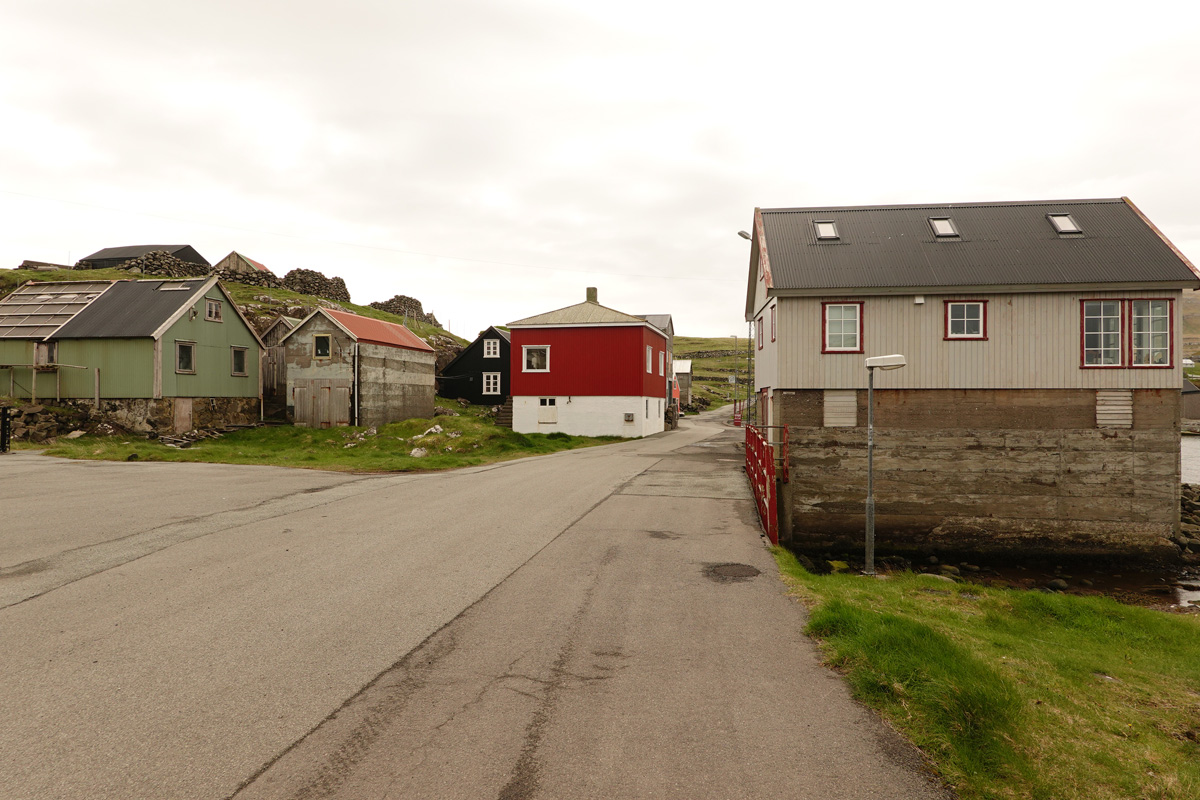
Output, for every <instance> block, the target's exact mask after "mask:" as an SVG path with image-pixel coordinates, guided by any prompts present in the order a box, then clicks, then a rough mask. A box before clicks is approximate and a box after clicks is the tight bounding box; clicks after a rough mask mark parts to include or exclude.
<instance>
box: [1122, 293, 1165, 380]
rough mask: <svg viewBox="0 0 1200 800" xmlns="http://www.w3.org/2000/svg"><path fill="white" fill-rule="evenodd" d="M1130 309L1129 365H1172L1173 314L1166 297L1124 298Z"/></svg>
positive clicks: (1159, 366) (1163, 367)
mask: <svg viewBox="0 0 1200 800" xmlns="http://www.w3.org/2000/svg"><path fill="white" fill-rule="evenodd" d="M1125 303H1126V305H1127V306H1128V308H1129V366H1131V367H1134V368H1139V367H1152V368H1154V367H1157V368H1159V369H1165V368H1169V367H1172V366H1174V362H1175V358H1174V356H1175V353H1174V352H1173V349H1174V343H1175V337H1174V335H1173V334H1174V331H1173V330H1172V328H1173V321H1174V319H1175V317H1174V315H1173V314H1172V313H1171V312H1172V308H1171V301H1170V300H1168V299H1166V298H1140V299H1137V300H1126V301H1125Z"/></svg>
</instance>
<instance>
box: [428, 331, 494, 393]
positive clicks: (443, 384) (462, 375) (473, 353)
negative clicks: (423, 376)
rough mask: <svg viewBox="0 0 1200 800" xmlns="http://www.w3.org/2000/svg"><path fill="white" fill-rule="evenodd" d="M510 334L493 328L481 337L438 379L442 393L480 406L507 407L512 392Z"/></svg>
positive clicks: (439, 391)
mask: <svg viewBox="0 0 1200 800" xmlns="http://www.w3.org/2000/svg"><path fill="white" fill-rule="evenodd" d="M510 351H511V345H510V344H509V335H508V331H502V330H500V329H499V328H496V327H491V328H488V329H487V330H485V331H484V332H483V333H481V334H479V338H477V339H476V340H475V341H473V342H471V343H470V344H469V345H467V346H466V347H465V348H463V351H462V352H461V353H459V354H458V356H457V357H456V358H455V359H454V360H453V361H451V362H450V363H449V364H447V365H446V366H445V367H444V368H443V369H442V374H441V375H439V376H438V379H437V382H438V394H439V395H441V396H442V397H451V398H459V399H462V400H466V401H467V402H470V403H474V404H476V405H486V406H494V405H503V404H504V401H505V399H507V398H508V392H509V370H510V367H509V358H510Z"/></svg>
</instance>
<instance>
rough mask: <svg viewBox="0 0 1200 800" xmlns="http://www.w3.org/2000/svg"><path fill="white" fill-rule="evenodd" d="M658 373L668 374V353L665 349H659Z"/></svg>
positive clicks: (661, 374)
mask: <svg viewBox="0 0 1200 800" xmlns="http://www.w3.org/2000/svg"><path fill="white" fill-rule="evenodd" d="M658 374H659V375H660V376H665V375H666V374H667V354H666V351H664V350H659V351H658Z"/></svg>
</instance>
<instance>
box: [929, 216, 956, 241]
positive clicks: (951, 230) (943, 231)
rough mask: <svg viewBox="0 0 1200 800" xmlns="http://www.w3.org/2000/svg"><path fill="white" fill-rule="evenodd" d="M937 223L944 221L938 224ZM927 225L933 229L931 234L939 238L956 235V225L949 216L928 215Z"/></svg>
mask: <svg viewBox="0 0 1200 800" xmlns="http://www.w3.org/2000/svg"><path fill="white" fill-rule="evenodd" d="M938 223H945V224H944V225H939V224H938ZM929 227H930V228H931V229H933V235H934V236H936V237H937V238H939V239H949V238H952V237H954V236H958V226H957V225H955V224H954V220H952V219H950V217H930V218H929Z"/></svg>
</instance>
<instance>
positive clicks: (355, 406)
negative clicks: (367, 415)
mask: <svg viewBox="0 0 1200 800" xmlns="http://www.w3.org/2000/svg"><path fill="white" fill-rule="evenodd" d="M352 358H353V360H354V399H353V400H352V401H351V402H350V409H351V410H352V411H353V413H354V419H353V421H352V422H351V424H353V425H355V426H357V425H358V379H359V376H358V342H355V343H354V355H353V356H352Z"/></svg>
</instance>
